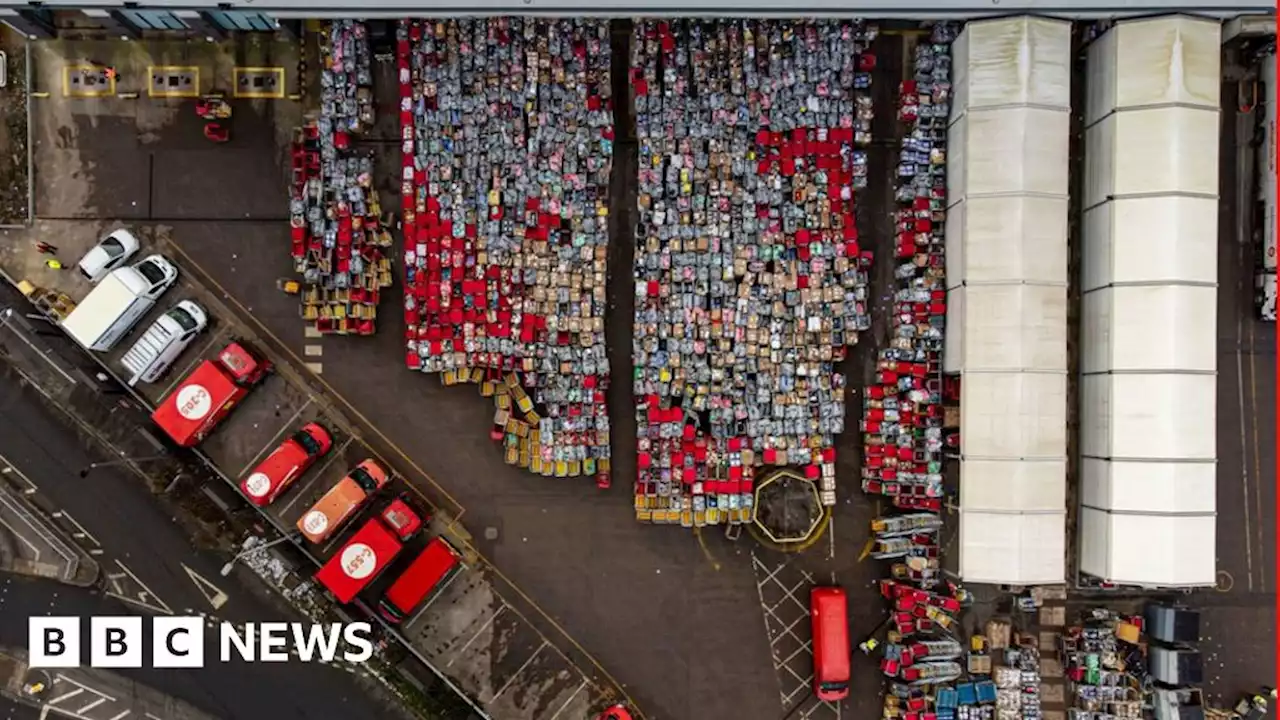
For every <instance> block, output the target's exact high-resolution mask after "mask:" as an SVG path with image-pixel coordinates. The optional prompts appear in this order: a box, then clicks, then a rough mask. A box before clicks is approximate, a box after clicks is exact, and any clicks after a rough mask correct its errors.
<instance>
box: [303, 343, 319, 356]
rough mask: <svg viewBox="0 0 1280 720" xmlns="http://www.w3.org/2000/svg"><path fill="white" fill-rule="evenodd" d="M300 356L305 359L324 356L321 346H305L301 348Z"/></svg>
mask: <svg viewBox="0 0 1280 720" xmlns="http://www.w3.org/2000/svg"><path fill="white" fill-rule="evenodd" d="M302 354H303V355H304V356H306V357H320V356H322V355H324V346H323V345H307V346H304V347H303V348H302Z"/></svg>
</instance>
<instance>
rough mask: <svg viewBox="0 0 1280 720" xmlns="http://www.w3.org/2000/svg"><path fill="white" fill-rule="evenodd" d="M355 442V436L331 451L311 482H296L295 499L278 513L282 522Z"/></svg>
mask: <svg viewBox="0 0 1280 720" xmlns="http://www.w3.org/2000/svg"><path fill="white" fill-rule="evenodd" d="M353 440H355V437H354V436H352V437H348V438H347V439H346V440H344V441H343V442H342V444H341V445H339V446H338V447H337V448H335V449H333V450H331V451H329V457H327V458H325V459H324V462H323V463H320V468H319V469H317V470H316V471H315V472H313V473H311V479H310V480H307V481H306V482H304V483H302V484H301V485H298V484H297V482H296V481H295V482H294V487H293V488H291V490H292V491H293V492H292V493H290V494H291V495H292V496H293V497H291V498H289V502H287V503H285V504H284V505H283V506H282V507H281V508H280V511H279V512H278V513H277V517H279V518H280V519H281V521H283V520H284V516H285V515H287V514H288V513H289V509H290V508H292V507H293V506H294V503H296V502H298V500H300V499H302V497H303V496H305V495H307V491H308V490H310V489H311V487H312V486H313V485H315V484H316V482H318V481H319V480H320V478H322V477H324V473H325V471H326V470H328V469H329V466H330V465H332V464H333V461H334V460H337V459H338V458H340V457H342V453H343V451H345V450H346V449H347V446H349V445H350V444H351V442H352V441H353ZM335 534H337V533H335Z"/></svg>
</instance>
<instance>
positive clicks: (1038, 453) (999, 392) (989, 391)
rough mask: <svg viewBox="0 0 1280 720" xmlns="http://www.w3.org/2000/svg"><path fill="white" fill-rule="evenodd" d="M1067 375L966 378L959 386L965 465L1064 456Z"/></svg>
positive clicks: (972, 375)
mask: <svg viewBox="0 0 1280 720" xmlns="http://www.w3.org/2000/svg"><path fill="white" fill-rule="evenodd" d="M1066 415H1067V374H1066V373H1065V372H1064V373H1056V374H1047V373H966V374H965V375H964V379H963V380H961V383H960V428H961V432H960V451H961V453H962V454H963V456H964V458H965V459H1003V460H1018V459H1024V458H1026V459H1041V460H1056V459H1061V458H1065V457H1066V455H1067V430H1066V422H1065V418H1066Z"/></svg>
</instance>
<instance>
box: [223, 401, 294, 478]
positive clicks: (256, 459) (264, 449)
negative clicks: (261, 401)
mask: <svg viewBox="0 0 1280 720" xmlns="http://www.w3.org/2000/svg"><path fill="white" fill-rule="evenodd" d="M309 407H311V398H309V397H308V398H307V401H306V402H304V403H302V407H300V408H298V409H297V410H296V411H295V412H294V413H293V415H292V416H291V417H290V418H289V419H288V420H287V421H286V422H285V423H284V424H283V425H281V426H280V429H279V430H277V431H276V434H275V436H274V437H272V438H271V442H269V443H267V444H266V445H263V446H262V449H261V450H259V451H258V454H257V455H254V456H253V459H252V460H250V461H249V464H247V465H245V466H244V468H243V469H241V470H240V472H238V473H236V474H235V477H236V478H242V477H244V475H245V473H247V472H249V470H250V468H252V467H253V466H254V465H257V464H258V462H259V461H260V460H262V458H263V456H264V455H266V454H267V453H268V452H270V451H271V450H272V449H273V448H275V447H276V446H277V445H279V444H280V440H281V438H283V437H284V434H285V433H287V432H289V428H291V427H293V424H294V423H295V422H297V421H298V418H299V417H301V416H302V413H304V412H306V410H307V408H309Z"/></svg>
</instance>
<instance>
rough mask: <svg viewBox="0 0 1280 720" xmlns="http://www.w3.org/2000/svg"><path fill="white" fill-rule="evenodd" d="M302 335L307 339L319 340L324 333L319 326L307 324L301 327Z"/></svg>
mask: <svg viewBox="0 0 1280 720" xmlns="http://www.w3.org/2000/svg"><path fill="white" fill-rule="evenodd" d="M302 337H304V338H306V339H307V340H319V339H320V338H322V337H324V333H322V332H320V328H318V327H316V326H315V325H308V326H306V327H305V328H303V329H302Z"/></svg>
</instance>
